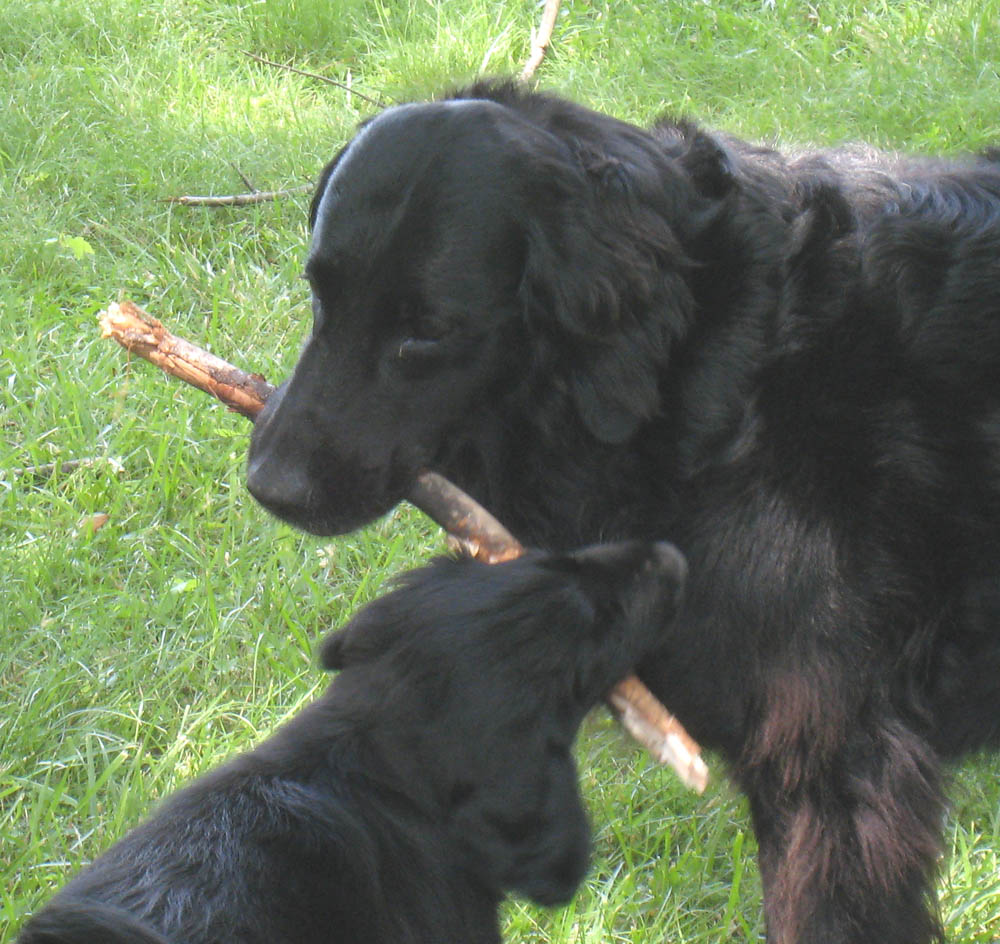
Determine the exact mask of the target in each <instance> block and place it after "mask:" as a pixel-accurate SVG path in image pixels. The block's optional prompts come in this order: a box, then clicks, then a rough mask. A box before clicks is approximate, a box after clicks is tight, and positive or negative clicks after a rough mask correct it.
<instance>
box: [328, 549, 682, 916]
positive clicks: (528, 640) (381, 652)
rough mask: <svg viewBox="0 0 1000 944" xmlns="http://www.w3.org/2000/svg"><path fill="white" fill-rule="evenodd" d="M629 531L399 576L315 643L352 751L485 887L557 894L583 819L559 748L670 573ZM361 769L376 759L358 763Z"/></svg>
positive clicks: (568, 875) (641, 644) (674, 568)
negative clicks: (386, 779)
mask: <svg viewBox="0 0 1000 944" xmlns="http://www.w3.org/2000/svg"><path fill="white" fill-rule="evenodd" d="M685 569H686V568H685V563H684V560H683V558H682V557H681V555H680V554H679V553H678V552H677V551H676V550H674V549H673V548H672V547H671V546H670V545H665V544H649V543H644V542H629V543H623V544H615V545H604V546H601V547H597V548H593V549H590V550H586V551H582V552H578V553H575V554H571V555H543V554H538V553H528V554H527V555H525V556H524V557H522V558H520V559H518V560H515V561H511V562H508V563H505V564H497V565H494V566H487V565H484V564H479V563H476V562H474V561H468V560H458V561H455V560H443V561H439V562H437V563H435V564H433V565H432V566H430V567H427V568H424V569H422V570H418V571H415V572H413V573H412V574H409V575H407V576H406V577H405V578H404V581H403V583H402V586H400V587H399V588H398V589H396V590H394V591H393V592H391V593H389V594H388V595H387V596H385V597H382V598H381V599H379V600H377V601H376V602H374V603H373V604H370V605H369V606H368V607H367V608H366V609H364V610H363V611H362V612H361V613H360V614H359V615H358V616H356V617H355V618H354V619H353V620H352V621H351V622H350V623H349V624H348V625H347V626H346V627H345V628H344V629H342V630H340V631H339V632H337V633H335V634H333V635H332V636H331V637H330V638H329V639H328V640H327V641H326V643H325V644H324V648H323V660H324V663H325V664H326V665H327V666H328V667H330V668H337V669H342V670H343V671H342V672H341V675H340V676H339V677H338V679H337V680H336V683H335V684H334V686H333V688H332V689H331V692H332V693H337V694H336V697H338V698H339V699H340V700H341V701H340V703H341V704H342V705H344V704H346V705H348V706H353V707H354V708H355V709H356V711H357V721H358V724H359V725H360V726H361V727H362V728H363V730H364V732H365V739H366V745H367V746H366V748H365V749H366V750H370V751H373V752H374V753H375V756H376V757H377V765H381V766H384V765H386V764H389V765H390V766H391V767H392V768H393V769H394V770H395V773H394V775H393V781H394V782H397V783H398V782H402V783H405V784H406V785H407V789H408V790H409V791H411V799H412V800H413V802H415V803H418V804H419V805H420V806H421V807H423V808H425V809H429V810H433V811H434V814H433V815H435V816H440V817H441V818H442V821H443V824H444V828H445V830H446V833H447V835H448V838H449V842H450V844H451V845H452V848H453V849H454V850H455V854H456V855H458V856H459V857H460V859H461V863H462V865H463V867H464V868H465V869H467V870H468V871H469V872H470V873H471V874H473V875H474V876H476V877H477V879H478V880H479V881H480V882H481V883H482V885H483V886H484V887H486V888H488V889H491V890H493V891H495V892H496V893H498V894H499V893H501V892H503V891H517V892H520V893H522V894H525V895H527V896H529V897H531V898H533V899H534V900H536V901H539V902H541V903H546V904H551V903H555V902H558V901H564V900H566V899H567V898H569V897H570V895H572V893H573V891H574V890H575V888H576V886H577V885H578V883H579V882H580V880H581V879H582V878H583V875H584V873H585V871H586V867H587V860H588V850H589V828H588V824H587V819H586V815H585V813H584V810H583V806H582V803H581V800H580V795H579V791H578V788H577V775H576V769H575V766H574V763H573V758H572V753H571V748H572V744H573V740H574V737H575V736H576V733H577V729H578V727H579V725H580V723H581V721H582V720H583V717H584V715H585V714H586V712H587V711H588V710H589V709H590V708H591V707H592V706H593V705H594V704H596V703H597V702H598V701H599V700H600V699H601V698H602V697H603V696H604V695H605V694H606V693H607V692H608V691H609V690H610V688H611V687H612V686H613V685H614V684H615V683H616V682H618V681H619V680H620V679H622V678H624V677H625V676H626V675H627V674H628V673H629V672H630V671H631V669H632V668H633V667H634V666H635V665H636V664H637V663H638V662H639V661H640V660H641V659H642V657H643V656H644V655H646V654H647V653H648V652H650V651H652V649H653V648H654V647H655V645H656V643H657V641H658V639H660V638H661V633H662V627H663V625H664V622H665V621H666V620H668V619H670V618H671V616H672V615H673V613H674V612H675V609H676V607H677V605H678V602H679V601H678V597H679V594H680V590H681V586H682V584H683V580H684V576H685ZM373 766H376V765H374V764H373Z"/></svg>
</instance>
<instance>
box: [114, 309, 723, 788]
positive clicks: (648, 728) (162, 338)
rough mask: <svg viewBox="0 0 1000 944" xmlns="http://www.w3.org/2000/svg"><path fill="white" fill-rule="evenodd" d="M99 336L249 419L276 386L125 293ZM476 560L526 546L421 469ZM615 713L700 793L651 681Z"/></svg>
mask: <svg viewBox="0 0 1000 944" xmlns="http://www.w3.org/2000/svg"><path fill="white" fill-rule="evenodd" d="M100 322H101V332H102V337H106V338H113V339H114V340H115V341H117V342H118V343H119V344H120V345H121V346H122V347H124V348H125V349H126V350H128V351H131V352H133V353H135V354H138V355H139V356H141V357H143V358H145V359H146V360H148V361H151V362H152V363H154V364H156V365H157V366H158V367H160V368H162V369H163V370H164V371H166V372H167V373H168V374H172V375H173V376H175V377H179V378H180V379H181V380H184V381H186V382H187V383H189V384H191V385H192V386H194V387H197V388H198V389H199V390H203V391H205V392H206V393H210V394H212V395H213V396H214V397H216V398H217V399H219V400H221V401H222V402H223V403H224V404H225V405H226V406H228V407H229V408H230V409H232V410H235V411H236V412H238V413H241V414H242V415H243V416H246V417H248V418H249V419H251V420H252V419H254V418H255V417H256V416H257V414H258V413H259V412H260V411H261V410H262V409H263V407H264V403H265V402H266V400H267V398H268V397H269V396H270V395H271V394H272V393H273V392H274V389H275V388H274V387H273V386H272V385H271V384H269V383H268V382H267V381H266V380H265V379H264V378H263V377H262V376H260V374H249V373H246V372H245V371H243V370H240V369H239V368H238V367H235V366H233V365H232V364H230V363H228V362H227V361H224V360H222V359H221V358H219V357H216V356H215V355H214V354H211V353H209V352H208V351H206V350H204V349H203V348H200V347H197V346H196V345H194V344H191V343H190V342H188V341H184V340H183V339H181V338H178V337H176V336H175V335H173V334H171V333H170V332H169V331H168V330H167V329H166V328H165V327H164V326H163V324H162V323H161V322H160V321H159V320H157V319H156V318H154V317H153V316H152V315H150V314H149V313H148V312H145V311H143V309H141V308H140V307H139V306H138V305H135V304H133V303H132V302H130V301H122V302H118V303H112V304H111V305H109V306H108V308H107V311H104V312H101V314H100ZM408 497H409V499H410V501H411V502H412V503H413V504H414V505H416V506H417V507H418V508H419V509H420V510H421V511H423V512H424V513H425V514H427V515H428V516H429V517H431V518H433V519H434V521H436V522H437V523H438V524H439V525H441V527H442V528H444V529H445V530H446V531H447V532H448V533H449V534H451V535H453V536H454V537H456V538H457V539H458V540H459V541H460V542H462V543H463V544H464V546H465V549H466V550H467V551H468V553H470V554H472V556H474V557H476V558H477V559H478V560H482V561H484V562H487V563H499V562H500V561H504V560H511V559H513V558H515V557H517V556H518V555H519V554H521V553H522V551H523V550H524V548H523V547H522V546H521V544H520V543H519V542H518V541H517V539H516V538H515V537H514V536H513V535H512V534H511V533H510V532H509V531H507V529H506V528H504V527H503V525H501V524H500V522H499V521H497V519H496V518H494V517H493V515H491V514H490V513H489V512H488V511H486V509H485V508H483V507H482V506H481V505H479V504H478V503H477V502H476V501H475V500H474V499H473V498H471V497H470V496H469V495H466V494H465V492H463V491H462V490H461V489H459V488H458V486H456V485H454V484H452V483H451V482H449V481H448V480H447V479H445V478H444V477H443V476H440V475H438V474H437V473H434V472H424V473H422V474H421V475H419V476H418V477H417V480H416V482H415V484H414V486H413V488H412V490H411V493H410V495H409V496H408ZM608 703H609V705H610V707H611V708H612V710H613V711H614V712H615V714H616V715H617V716H618V718H619V720H620V721H621V722H622V724H623V725H624V726H625V728H626V729H627V730H628V732H629V733H630V734H631V735H632V737H634V738H635V739H636V740H637V741H638V742H639V743H640V744H642V745H643V746H644V747H645V748H646V749H647V750H648V751H649V752H650V754H652V756H653V757H654V758H655V759H656V760H657V761H658V762H659V763H661V764H669V765H670V766H671V767H673V768H674V770H675V771H676V772H677V775H678V776H679V777H680V778H681V781H682V782H683V783H684V784H685V785H687V786H688V787H691V788H692V789H694V790H697V791H698V792H699V793H701V792H702V791H703V790H704V789H705V786H706V785H707V783H708V768H707V766H706V765H705V762H704V761H703V760H702V758H701V748H700V747H699V746H698V744H697V743H696V742H695V741H694V739H693V738H692V737H691V736H690V735H689V734H688V733H687V731H686V730H685V729H684V727H683V725H681V723H680V722H679V721H678V720H677V719H676V718H675V717H674V716H673V715H672V714H670V712H669V711H667V709H666V708H664V707H663V705H662V704H661V703H660V702H659V700H658V699H657V698H656V697H655V696H654V695H653V693H652V692H650V691H649V689H648V688H646V686H645V685H644V684H643V683H642V682H641V681H640V680H639V679H638V678H637V677H636V676H634V675H633V676H630V677H629V678H627V679H624V680H623V681H622V682H620V683H619V684H618V685H616V686H615V687H614V688H613V689H612V690H611V692H609V694H608Z"/></svg>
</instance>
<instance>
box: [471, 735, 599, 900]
mask: <svg viewBox="0 0 1000 944" xmlns="http://www.w3.org/2000/svg"><path fill="white" fill-rule="evenodd" d="M526 748H527V749H526ZM517 754H518V757H517V758H516V759H515V758H513V757H512V758H511V762H512V763H511V767H510V768H508V770H509V778H507V779H505V780H504V781H503V782H492V783H489V784H486V785H476V786H475V787H469V788H468V789H467V791H466V792H465V795H464V796H463V797H462V799H461V800H460V801H459V802H458V803H457V805H456V807H455V809H454V811H453V815H452V829H453V835H454V836H455V838H456V842H457V843H458V844H459V847H460V848H461V849H462V850H463V852H464V854H465V856H464V857H465V859H466V861H467V862H468V864H469V867H470V868H471V869H472V870H473V871H475V872H477V873H478V874H479V875H480V877H481V879H482V880H483V881H484V883H485V884H487V885H488V887H490V888H493V889H495V890H496V891H497V892H508V891H512V892H517V893H519V894H521V895H524V896H526V897H528V898H530V899H531V900H532V901H535V902H537V903H538V904H541V905H556V904H561V903H563V902H566V901H568V900H569V899H570V898H571V897H572V896H573V893H574V892H575V891H576V889H577V887H578V886H579V884H580V882H581V881H583V878H584V876H585V875H586V873H587V866H588V864H589V861H590V824H589V823H588V821H587V815H586V813H585V812H584V809H583V803H582V801H581V799H580V791H579V788H578V786H577V773H576V767H575V765H574V763H573V760H572V757H571V756H570V752H569V748H568V747H560V748H555V747H548V746H545V745H544V738H543V737H541V736H539V737H538V738H537V739H536V743H535V744H534V745H532V746H526V745H524V744H518V751H517ZM540 776H543V777H544V781H543V782H539V781H538V779H537V778H539V777H540ZM529 781H530V783H529Z"/></svg>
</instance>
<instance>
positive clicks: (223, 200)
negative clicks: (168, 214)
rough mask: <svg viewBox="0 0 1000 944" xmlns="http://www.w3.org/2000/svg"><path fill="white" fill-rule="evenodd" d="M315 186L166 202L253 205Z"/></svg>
mask: <svg viewBox="0 0 1000 944" xmlns="http://www.w3.org/2000/svg"><path fill="white" fill-rule="evenodd" d="M313 187H314V185H313V184H303V185H302V186H301V187H292V188H291V189H289V190H254V191H253V193H231V194H228V195H226V196H221V197H195V196H182V197H165V198H164V202H166V203H177V204H179V205H180V206H202V207H224V206H230V207H232V206H251V205H253V204H255V203H267V202H268V201H270V200H280V199H281V198H282V197H291V196H294V195H295V194H297V193H309V192H310V191H311V190H312V189H313Z"/></svg>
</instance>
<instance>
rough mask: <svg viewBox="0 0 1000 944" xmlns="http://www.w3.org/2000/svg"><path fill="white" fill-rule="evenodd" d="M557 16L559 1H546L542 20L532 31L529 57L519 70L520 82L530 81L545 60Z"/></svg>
mask: <svg viewBox="0 0 1000 944" xmlns="http://www.w3.org/2000/svg"><path fill="white" fill-rule="evenodd" d="M558 14H559V0H546V2H545V10H544V11H543V12H542V20H541V22H540V23H539V24H538V29H537V30H533V31H532V36H531V55H530V56H528V61H527V62H526V63H525V64H524V68H523V69H522V70H521V81H522V82H528V81H530V80H531V79H532V78H533V77H534V75H535V72H536V71H537V70H538V67H539V66H540V65H541V64H542V60H543V59H544V58H545V52H546V50H547V49H548V48H549V43H550V42H551V41H552V31H553V30H554V29H555V25H556V16H558Z"/></svg>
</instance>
